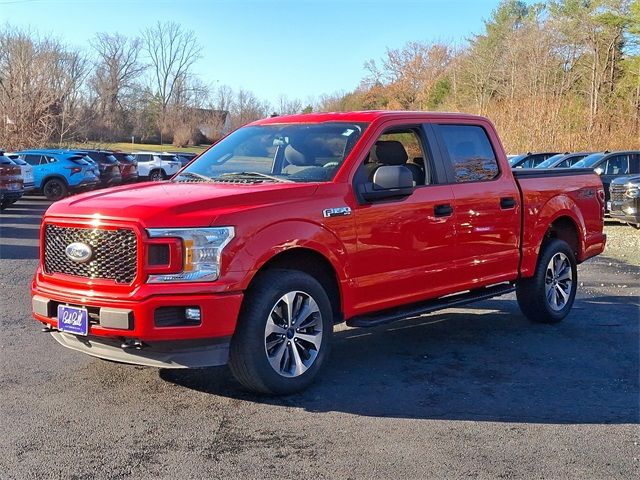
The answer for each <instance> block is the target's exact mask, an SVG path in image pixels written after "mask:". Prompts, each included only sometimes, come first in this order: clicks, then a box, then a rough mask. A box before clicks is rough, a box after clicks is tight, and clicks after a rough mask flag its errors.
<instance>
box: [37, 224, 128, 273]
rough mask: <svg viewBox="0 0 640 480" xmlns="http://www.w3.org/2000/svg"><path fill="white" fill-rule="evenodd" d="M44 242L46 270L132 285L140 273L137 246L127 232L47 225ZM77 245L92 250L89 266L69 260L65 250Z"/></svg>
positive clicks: (126, 229) (126, 230)
mask: <svg viewBox="0 0 640 480" xmlns="http://www.w3.org/2000/svg"><path fill="white" fill-rule="evenodd" d="M45 228H46V229H45V238H44V269H45V271H46V272H47V273H64V274H66V275H74V276H76V277H85V278H103V279H108V280H115V281H116V282H117V283H131V282H133V280H134V278H136V274H137V272H138V260H137V259H138V242H137V240H136V234H135V232H134V231H133V230H131V229H128V228H121V229H118V230H104V229H97V228H73V227H59V226H57V225H47V226H46V227H45ZM74 242H81V243H84V244H86V245H89V246H90V247H91V250H92V251H93V255H92V257H91V260H90V261H88V262H86V263H78V262H74V261H73V260H71V259H70V258H69V257H67V255H66V253H65V250H66V248H67V246H68V245H69V244H71V243H74Z"/></svg>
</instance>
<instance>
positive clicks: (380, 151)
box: [364, 140, 424, 185]
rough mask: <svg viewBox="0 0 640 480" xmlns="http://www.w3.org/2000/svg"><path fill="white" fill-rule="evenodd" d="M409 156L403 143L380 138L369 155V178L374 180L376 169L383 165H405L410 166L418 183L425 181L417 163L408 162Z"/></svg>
mask: <svg viewBox="0 0 640 480" xmlns="http://www.w3.org/2000/svg"><path fill="white" fill-rule="evenodd" d="M408 159H409V156H408V155H407V151H406V150H405V148H404V146H403V145H402V143H400V142H398V141H397V140H378V141H377V142H376V143H375V145H374V146H373V148H372V149H371V152H370V155H369V163H366V164H365V165H364V166H365V169H366V171H367V178H368V179H369V181H370V182H372V181H373V175H374V174H375V173H376V170H377V169H378V168H380V167H382V166H389V165H404V166H405V167H407V168H409V170H410V171H411V174H412V175H413V181H414V182H415V184H416V185H420V184H421V183H422V182H424V174H423V173H422V171H421V170H420V168H419V167H418V166H417V165H413V164H408V163H407V160H408Z"/></svg>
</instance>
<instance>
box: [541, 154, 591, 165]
mask: <svg viewBox="0 0 640 480" xmlns="http://www.w3.org/2000/svg"><path fill="white" fill-rule="evenodd" d="M590 154H591V152H576V153H569V152H567V153H558V154H557V155H554V156H552V157H549V158H547V159H546V160H545V161H544V162H542V163H539V164H538V165H536V166H535V167H534V168H569V167H570V166H571V165H573V164H574V163H576V162H579V161H580V160H582V159H583V158H584V157H586V156H587V155H590Z"/></svg>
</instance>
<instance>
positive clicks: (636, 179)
mask: <svg viewBox="0 0 640 480" xmlns="http://www.w3.org/2000/svg"><path fill="white" fill-rule="evenodd" d="M629 182H633V183H640V175H638V174H635V175H627V176H626V177H618V178H614V179H613V180H611V183H612V184H614V183H615V184H616V185H624V184H625V183H629Z"/></svg>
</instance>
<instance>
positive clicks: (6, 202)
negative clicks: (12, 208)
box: [0, 200, 12, 211]
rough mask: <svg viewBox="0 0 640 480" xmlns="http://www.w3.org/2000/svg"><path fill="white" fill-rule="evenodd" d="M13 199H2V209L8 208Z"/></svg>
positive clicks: (0, 203)
mask: <svg viewBox="0 0 640 480" xmlns="http://www.w3.org/2000/svg"><path fill="white" fill-rule="evenodd" d="M11 203H12V202H11V201H10V200H2V201H0V211H2V210H4V209H5V208H7V207H8V206H9V205H11Z"/></svg>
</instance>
